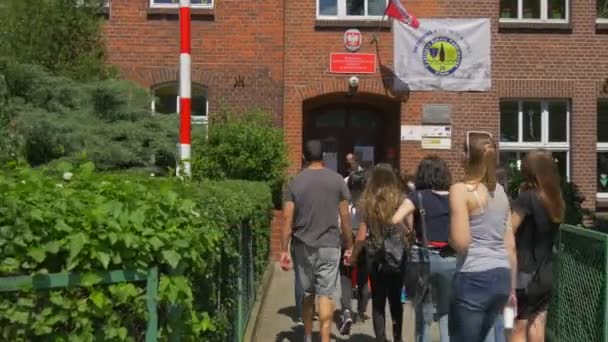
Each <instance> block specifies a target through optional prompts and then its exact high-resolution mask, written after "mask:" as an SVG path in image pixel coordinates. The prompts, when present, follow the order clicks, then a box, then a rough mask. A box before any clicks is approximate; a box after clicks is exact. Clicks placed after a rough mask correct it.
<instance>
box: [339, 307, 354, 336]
mask: <svg viewBox="0 0 608 342" xmlns="http://www.w3.org/2000/svg"><path fill="white" fill-rule="evenodd" d="M352 325H353V318H352V317H351V314H350V311H349V310H344V313H343V314H342V324H340V334H342V335H350V327H351V326H352Z"/></svg>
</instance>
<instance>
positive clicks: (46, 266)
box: [0, 163, 271, 341]
mask: <svg viewBox="0 0 608 342" xmlns="http://www.w3.org/2000/svg"><path fill="white" fill-rule="evenodd" d="M93 169H94V167H93V165H92V164H91V163H85V164H82V165H80V166H79V167H78V168H76V169H72V166H71V165H70V164H66V163H60V164H58V165H57V166H56V168H53V169H44V170H32V169H17V170H12V171H7V172H4V173H2V174H1V175H0V193H2V194H3V195H2V197H0V277H6V276H13V275H26V274H45V273H54V272H62V271H70V272H75V273H81V274H84V275H85V278H86V279H87V280H86V282H87V285H88V286H87V287H83V288H69V289H62V290H51V291H36V292H32V291H23V292H18V293H4V294H2V295H0V310H1V311H2V312H3V314H2V315H1V316H0V339H1V340H3V341H32V340H44V341H68V340H82V341H92V340H99V341H141V340H143V334H144V330H145V329H144V327H145V320H146V311H145V299H144V298H145V297H144V292H143V287H142V286H141V285H139V284H130V283H123V284H116V285H109V286H107V285H100V284H98V281H99V279H96V278H95V277H93V276H91V275H90V274H89V272H92V271H99V270H115V269H138V270H146V269H148V268H150V267H152V266H158V267H159V269H160V271H161V274H162V275H161V277H160V286H159V306H158V307H159V317H160V334H161V338H162V340H166V339H167V336H168V334H170V333H171V332H172V331H174V330H175V329H176V328H177V326H176V325H175V323H176V322H172V321H171V320H170V319H169V315H168V310H167V308H168V305H169V304H177V305H180V306H181V307H182V308H183V313H182V315H181V318H180V320H179V322H181V325H182V326H181V327H179V329H180V335H181V336H182V340H185V341H225V340H226V339H227V336H228V335H229V334H230V333H231V329H232V328H231V327H232V324H231V322H234V321H235V319H234V312H235V310H236V307H235V306H236V303H235V300H234V298H236V296H237V291H238V286H237V279H238V277H239V272H241V270H240V268H239V267H240V266H239V265H240V255H239V235H240V234H239V233H238V232H239V229H238V228H237V227H239V226H240V225H241V223H242V222H246V223H247V224H248V225H249V227H250V229H251V230H252V236H254V237H255V239H256V241H255V242H254V246H255V247H256V248H255V254H254V257H255V260H256V262H255V269H256V274H258V275H259V274H260V272H261V270H262V269H263V268H264V266H265V263H266V260H267V258H268V226H269V220H270V216H269V210H268V209H269V207H270V206H271V200H270V192H269V190H268V188H267V187H266V186H265V185H263V184H255V183H248V182H242V181H222V182H202V183H183V182H177V181H175V180H173V179H167V178H164V179H159V178H152V177H146V178H143V177H138V176H132V175H125V174H118V173H116V174H98V173H95V172H93ZM63 172H72V173H73V176H72V179H71V180H70V181H69V182H67V181H64V180H63V179H62V176H61V175H62V173H63ZM257 279H259V276H258V277H257V278H256V280H257Z"/></svg>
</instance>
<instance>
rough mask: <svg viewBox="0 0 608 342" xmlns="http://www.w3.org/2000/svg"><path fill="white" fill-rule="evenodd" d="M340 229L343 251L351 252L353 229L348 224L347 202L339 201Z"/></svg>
mask: <svg viewBox="0 0 608 342" xmlns="http://www.w3.org/2000/svg"><path fill="white" fill-rule="evenodd" d="M339 212H340V229H341V230H342V239H343V241H344V249H346V250H351V249H352V248H353V229H352V227H351V224H350V214H349V212H348V201H340V206H339Z"/></svg>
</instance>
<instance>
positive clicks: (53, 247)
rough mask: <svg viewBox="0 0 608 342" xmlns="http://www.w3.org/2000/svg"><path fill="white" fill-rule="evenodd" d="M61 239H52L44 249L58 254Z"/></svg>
mask: <svg viewBox="0 0 608 342" xmlns="http://www.w3.org/2000/svg"><path fill="white" fill-rule="evenodd" d="M59 246H60V244H59V241H51V242H48V243H47V244H46V245H45V246H44V249H45V250H46V251H47V252H48V253H51V254H56V253H57V252H59Z"/></svg>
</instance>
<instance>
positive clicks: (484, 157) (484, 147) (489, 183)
mask: <svg viewBox="0 0 608 342" xmlns="http://www.w3.org/2000/svg"><path fill="white" fill-rule="evenodd" d="M465 152H466V153H467V159H466V161H465V164H464V180H465V181H468V182H479V183H483V184H484V185H485V186H486V187H487V188H488V190H489V191H494V190H495V189H496V164H497V158H496V141H494V138H492V135H491V134H490V133H485V132H467V143H466V144H465Z"/></svg>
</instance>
